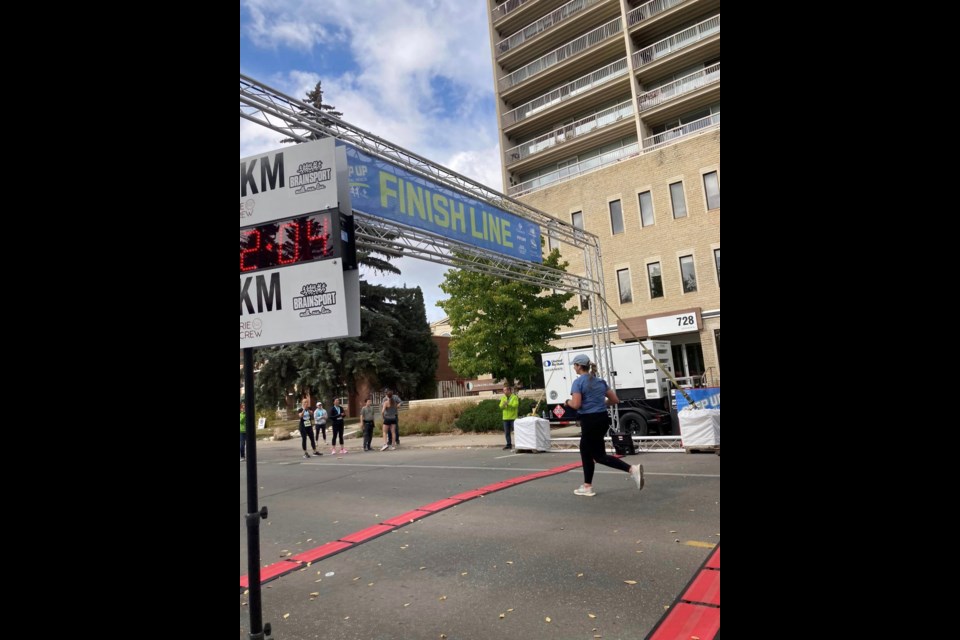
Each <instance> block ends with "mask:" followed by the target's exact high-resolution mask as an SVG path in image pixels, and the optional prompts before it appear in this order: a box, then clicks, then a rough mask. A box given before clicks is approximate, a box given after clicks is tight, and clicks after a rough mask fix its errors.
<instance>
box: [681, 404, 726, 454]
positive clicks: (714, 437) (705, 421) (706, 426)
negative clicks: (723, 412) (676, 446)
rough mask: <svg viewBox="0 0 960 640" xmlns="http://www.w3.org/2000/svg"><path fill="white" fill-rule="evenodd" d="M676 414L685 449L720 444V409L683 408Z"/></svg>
mask: <svg viewBox="0 0 960 640" xmlns="http://www.w3.org/2000/svg"><path fill="white" fill-rule="evenodd" d="M677 416H678V417H679V418H680V438H681V440H683V446H684V448H685V449H689V448H690V447H713V446H717V447H719V446H720V409H684V410H683V411H680V412H678V413H677Z"/></svg>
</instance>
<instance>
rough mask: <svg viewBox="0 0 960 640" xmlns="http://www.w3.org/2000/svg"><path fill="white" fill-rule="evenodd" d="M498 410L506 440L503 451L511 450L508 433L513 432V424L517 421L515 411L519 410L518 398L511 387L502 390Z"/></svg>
mask: <svg viewBox="0 0 960 640" xmlns="http://www.w3.org/2000/svg"><path fill="white" fill-rule="evenodd" d="M500 409H501V410H503V435H504V437H506V439H507V446H505V447H504V450H506V449H512V448H513V445H512V444H510V432H511V431H513V423H514V421H515V420H516V419H517V411H518V410H519V409H520V397H519V396H518V395H516V394H515V393H514V392H513V387H511V386H505V387H504V388H503V397H502V398H500Z"/></svg>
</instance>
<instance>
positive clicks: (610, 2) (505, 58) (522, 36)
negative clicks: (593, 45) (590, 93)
mask: <svg viewBox="0 0 960 640" xmlns="http://www.w3.org/2000/svg"><path fill="white" fill-rule="evenodd" d="M619 16H620V2H619V0H569V1H568V2H567V3H566V4H565V5H563V6H561V7H559V8H558V9H555V10H553V11H551V12H550V13H548V14H546V15H545V16H542V17H541V18H539V19H538V20H536V21H535V22H532V23H530V24H527V25H525V26H524V27H523V28H521V29H520V30H519V31H517V32H515V33H512V34H509V37H507V38H504V39H503V40H501V41H500V42H498V43H496V44H495V45H494V47H493V50H494V52H495V53H496V56H497V62H498V63H499V64H500V66H501V67H502V68H503V69H506V70H511V71H512V70H514V69H516V68H518V67H520V66H523V65H524V64H526V63H528V62H530V61H531V60H534V59H535V58H538V57H539V56H542V55H544V54H545V53H547V52H548V51H552V50H553V49H556V48H557V47H559V46H561V45H562V44H564V43H566V42H569V41H570V40H571V39H573V38H576V37H577V36H579V35H581V34H582V33H583V32H585V31H588V30H590V29H593V28H596V27H598V26H600V25H602V24H605V23H607V22H609V21H610V20H613V19H614V18H617V17H619ZM500 33H504V34H506V33H507V32H504V31H502V30H501V31H500Z"/></svg>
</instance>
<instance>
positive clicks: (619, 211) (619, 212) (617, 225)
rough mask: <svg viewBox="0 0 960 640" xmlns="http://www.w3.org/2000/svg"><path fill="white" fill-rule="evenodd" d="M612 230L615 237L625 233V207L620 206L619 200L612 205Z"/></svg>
mask: <svg viewBox="0 0 960 640" xmlns="http://www.w3.org/2000/svg"><path fill="white" fill-rule="evenodd" d="M610 228H611V229H612V230H613V235H617V234H619V233H623V207H621V206H620V201H619V200H614V201H613V202H611V203H610Z"/></svg>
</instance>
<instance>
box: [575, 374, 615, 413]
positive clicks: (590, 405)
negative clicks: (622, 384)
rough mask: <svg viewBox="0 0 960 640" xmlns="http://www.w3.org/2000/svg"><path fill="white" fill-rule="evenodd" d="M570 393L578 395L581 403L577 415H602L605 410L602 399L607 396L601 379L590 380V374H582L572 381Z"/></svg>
mask: <svg viewBox="0 0 960 640" xmlns="http://www.w3.org/2000/svg"><path fill="white" fill-rule="evenodd" d="M570 392H571V393H579V394H580V396H581V398H582V402H581V404H580V409H579V413H602V412H604V411H606V410H607V405H606V404H605V403H604V401H603V399H604V398H605V397H606V396H607V383H606V381H605V380H603V379H601V378H593V381H592V382H591V380H590V374H589V373H584V374H582V375H581V376H580V377H579V378H577V379H576V380H574V381H573V388H572V389H571V390H570Z"/></svg>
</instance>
